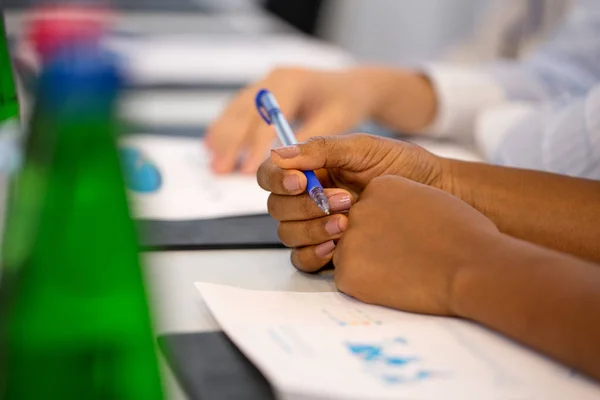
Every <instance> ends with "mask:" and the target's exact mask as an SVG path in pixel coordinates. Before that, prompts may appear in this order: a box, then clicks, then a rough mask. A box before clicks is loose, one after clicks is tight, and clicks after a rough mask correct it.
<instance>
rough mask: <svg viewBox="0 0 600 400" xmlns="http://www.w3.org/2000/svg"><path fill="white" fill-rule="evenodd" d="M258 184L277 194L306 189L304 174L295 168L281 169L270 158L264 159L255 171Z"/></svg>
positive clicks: (287, 193)
mask: <svg viewBox="0 0 600 400" xmlns="http://www.w3.org/2000/svg"><path fill="white" fill-rule="evenodd" d="M256 178H257V181H258V185H259V186H260V187H261V188H263V189H264V190H266V191H267V192H271V193H274V194H279V195H297V194H300V193H302V192H304V191H305V190H306V185H307V180H306V176H305V175H304V174H303V173H302V172H300V171H297V170H286V169H281V168H280V167H278V166H277V165H275V163H273V161H271V159H267V160H265V161H264V162H263V163H262V164H261V165H260V166H259V167H258V172H257V173H256Z"/></svg>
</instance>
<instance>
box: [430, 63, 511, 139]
mask: <svg viewBox="0 0 600 400" xmlns="http://www.w3.org/2000/svg"><path fill="white" fill-rule="evenodd" d="M424 72H425V74H426V75H427V76H428V78H429V80H430V81H431V84H432V85H433V87H434V90H435V92H436V94H437V99H438V104H437V115H436V119H435V121H434V122H433V123H432V124H431V125H430V126H428V127H427V128H426V129H425V130H424V131H423V133H425V134H428V135H430V136H433V137H451V138H453V139H455V140H457V141H462V142H465V141H472V140H473V132H474V128H475V121H476V119H477V117H478V115H479V113H480V112H481V111H482V110H484V109H486V108H489V107H493V106H497V105H499V104H502V103H503V102H505V101H506V100H507V94H506V93H505V91H504V89H503V87H502V86H501V85H500V84H499V83H497V82H496V81H495V80H494V79H493V77H492V76H491V75H490V74H488V73H485V72H483V71H482V70H481V69H477V68H472V67H466V66H465V67H461V66H455V65H443V64H439V65H430V66H426V67H425V70H424Z"/></svg>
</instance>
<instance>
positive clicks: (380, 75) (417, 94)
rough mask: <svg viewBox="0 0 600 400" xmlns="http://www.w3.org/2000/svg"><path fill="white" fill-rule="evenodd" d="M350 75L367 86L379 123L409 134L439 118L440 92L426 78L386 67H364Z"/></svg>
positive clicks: (373, 110)
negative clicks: (437, 96)
mask: <svg viewBox="0 0 600 400" xmlns="http://www.w3.org/2000/svg"><path fill="white" fill-rule="evenodd" d="M349 73H350V74H352V75H353V78H355V79H356V81H357V82H362V83H363V84H365V85H366V89H365V92H367V93H369V94H370V96H371V98H372V101H371V104H372V118H373V119H374V120H375V121H376V122H378V123H380V124H382V125H385V126H387V127H389V128H391V129H393V130H394V131H396V132H403V133H405V132H413V131H417V130H419V129H422V128H423V127H425V126H427V125H429V124H430V123H431V122H432V121H433V119H434V118H435V114H436V111H437V98H436V93H435V91H434V89H433V87H432V85H431V83H430V82H429V80H428V79H427V78H426V77H425V76H422V75H420V74H418V73H415V72H412V71H408V70H403V69H399V68H386V67H360V68H356V69H353V70H351V71H349Z"/></svg>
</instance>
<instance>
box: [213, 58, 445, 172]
mask: <svg viewBox="0 0 600 400" xmlns="http://www.w3.org/2000/svg"><path fill="white" fill-rule="evenodd" d="M262 88H266V89H269V90H270V91H272V92H273V94H274V95H275V97H276V98H277V101H278V103H279V104H280V106H281V110H282V112H283V113H284V114H285V116H286V118H287V119H288V120H289V121H290V122H294V121H301V122H302V123H303V125H302V126H301V127H300V129H298V130H297V131H296V137H297V139H298V141H304V140H307V139H308V138H310V137H313V136H323V135H337V134H342V133H346V132H348V131H349V130H352V129H353V128H356V126H357V125H358V124H359V123H361V122H363V121H364V120H367V119H369V118H371V119H374V120H377V121H378V122H381V123H383V124H387V125H389V126H391V127H392V128H393V129H396V128H397V129H400V130H403V131H404V132H406V131H409V130H412V129H418V128H419V127H420V126H422V125H424V124H426V123H427V120H428V119H430V118H431V116H430V115H429V114H431V112H432V111H431V110H430V108H433V107H434V106H432V105H431V104H435V98H434V95H433V94H432V93H433V91H432V89H431V88H430V85H429V84H428V83H427V82H426V81H425V80H424V79H423V77H420V76H418V75H416V74H413V73H409V72H406V71H401V70H389V69H383V68H357V69H351V70H347V71H339V72H325V71H316V70H307V69H301V68H285V69H278V70H275V71H274V72H273V73H271V74H270V75H269V76H267V77H266V78H265V79H263V80H261V81H260V82H258V83H256V84H254V85H251V86H250V87H248V88H246V89H244V90H243V91H242V92H241V93H240V94H238V95H237V97H236V98H235V99H234V100H233V101H232V102H231V104H230V105H229V106H228V107H227V108H226V110H225V111H224V112H223V113H222V115H221V116H220V117H219V118H218V119H217V120H216V121H215V122H214V123H213V124H212V125H211V126H210V127H209V129H208V131H207V134H206V145H207V146H208V148H209V149H210V150H211V151H212V154H213V161H212V168H213V170H214V171H215V172H218V173H229V172H232V171H233V170H234V168H235V167H236V164H237V162H238V160H239V159H240V158H242V157H241V156H242V155H244V157H243V161H242V164H241V171H242V172H245V173H254V172H256V170H257V168H258V166H259V165H260V163H261V162H263V161H264V160H265V158H267V153H268V150H269V149H270V148H271V146H272V144H273V141H274V140H275V137H276V135H275V131H274V129H273V127H272V126H269V125H267V124H266V123H265V122H264V121H263V120H262V119H261V118H260V116H259V114H258V112H257V111H256V109H255V106H254V98H255V96H256V93H257V92H258V91H259V90H260V89H262ZM392 91H393V92H394V93H393V94H394V96H395V97H394V98H392V96H391V93H390V92H392ZM425 104H426V105H425ZM420 111H422V112H421V113H420ZM420 114H425V115H422V116H420Z"/></svg>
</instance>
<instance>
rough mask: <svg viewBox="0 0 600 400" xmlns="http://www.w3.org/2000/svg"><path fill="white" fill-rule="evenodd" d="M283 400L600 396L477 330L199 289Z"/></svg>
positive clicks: (319, 301)
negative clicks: (315, 399)
mask: <svg viewBox="0 0 600 400" xmlns="http://www.w3.org/2000/svg"><path fill="white" fill-rule="evenodd" d="M196 287H197V289H198V290H199V291H200V293H201V295H202V297H203V298H204V301H205V302H206V304H207V306H208V307H209V309H210V310H211V312H212V313H213V315H214V317H215V318H216V320H217V321H218V322H219V324H220V325H221V327H222V328H223V330H224V331H225V333H226V334H227V335H228V336H229V337H230V338H231V339H232V341H233V342H234V343H235V344H236V345H237V346H238V347H239V348H240V349H241V350H242V351H243V352H244V353H245V354H246V356H247V357H248V358H249V359H250V360H251V361H252V362H254V364H255V365H256V366H257V367H258V368H259V369H260V370H261V371H262V372H263V373H264V374H265V376H266V377H267V379H269V381H270V382H271V384H272V385H273V386H274V388H275V390H276V391H277V393H278V394H279V395H280V397H281V398H285V399H288V398H294V399H296V398H318V399H325V398H327V399H379V398H381V399H400V398H402V399H408V398H410V399H413V400H418V399H461V400H463V399H478V400H481V399H540V400H541V399H543V400H548V399H600V387H599V386H597V385H595V384H593V383H591V382H589V381H586V380H584V379H583V378H580V377H577V376H575V375H574V374H572V373H571V372H570V371H568V370H567V369H565V368H563V367H561V366H559V365H557V364H555V363H553V362H551V361H548V360H546V359H545V358H543V357H541V356H539V355H537V354H535V353H533V352H531V351H529V350H527V349H524V348H522V347H520V346H518V345H516V344H514V343H512V342H509V341H508V340H506V339H504V338H502V337H500V336H498V335H496V334H494V333H491V332H489V331H487V330H485V329H483V328H480V327H478V326H476V325H474V324H471V323H467V322H464V321H459V320H454V319H446V318H439V317H429V316H421V315H414V314H409V313H403V312H399V311H394V310H390V309H386V308H383V307H376V306H371V305H366V304H363V303H360V302H358V301H356V300H353V299H350V298H348V297H346V296H344V295H342V294H340V293H293V292H265V291H253V290H247V289H238V288H233V287H228V286H221V285H215V284H208V283H196Z"/></svg>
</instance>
